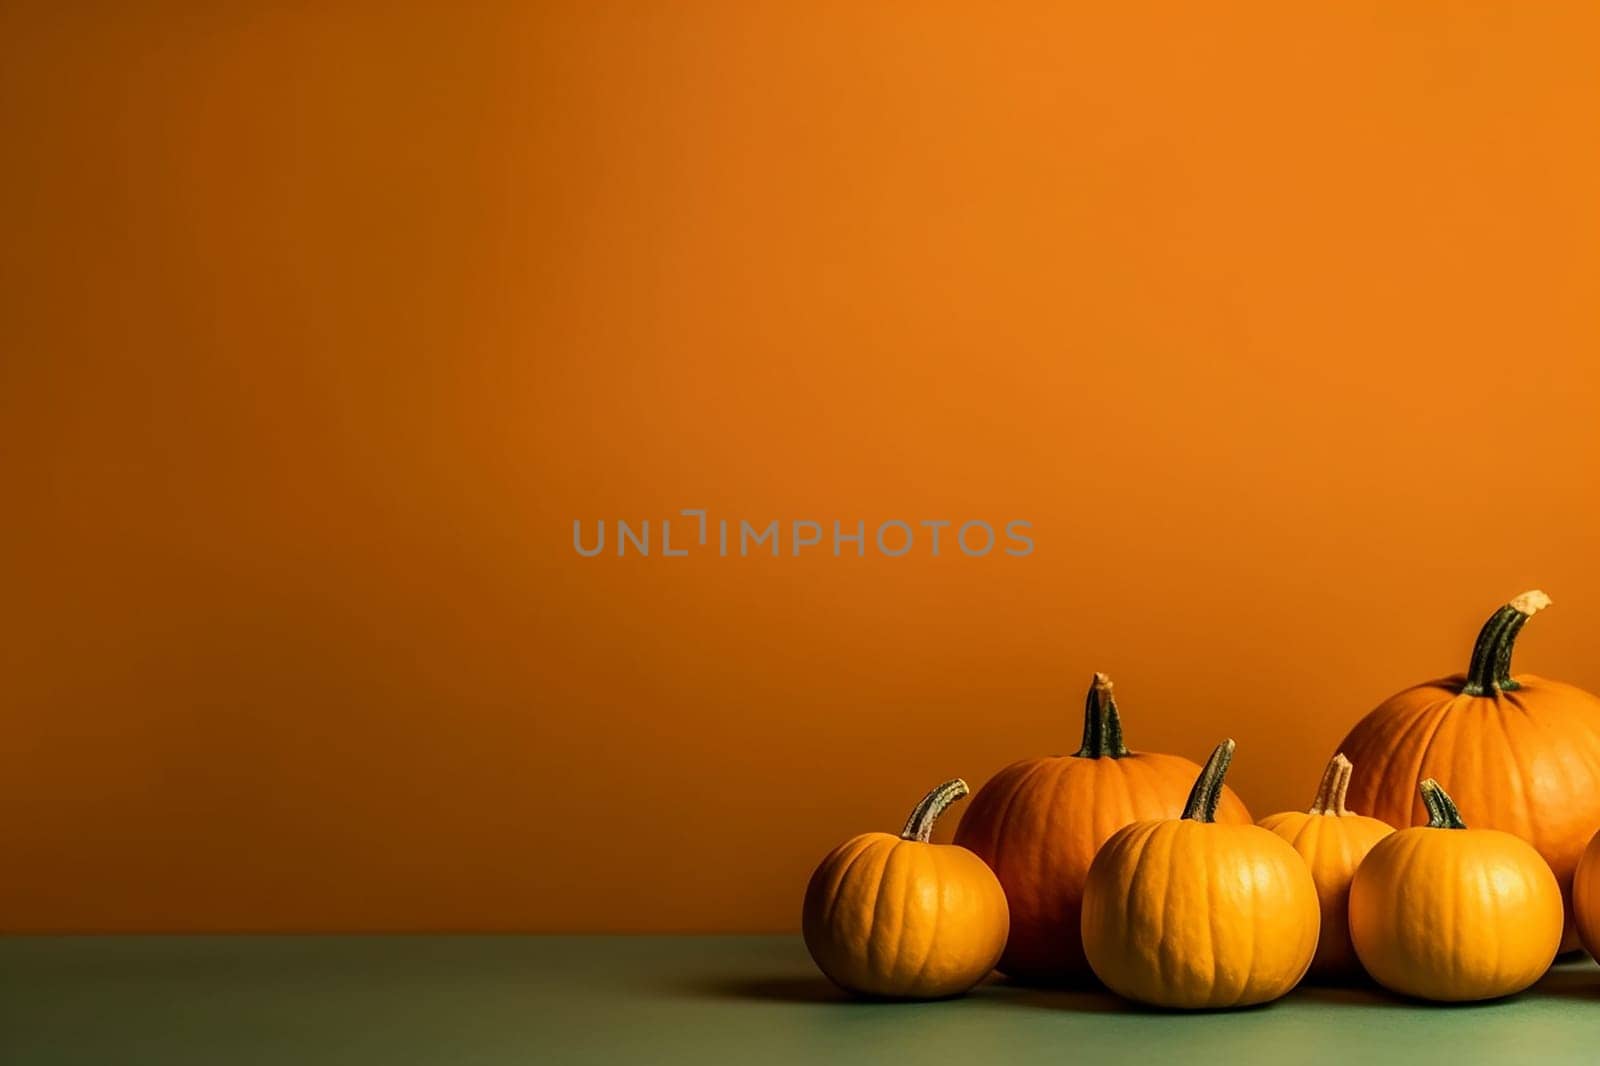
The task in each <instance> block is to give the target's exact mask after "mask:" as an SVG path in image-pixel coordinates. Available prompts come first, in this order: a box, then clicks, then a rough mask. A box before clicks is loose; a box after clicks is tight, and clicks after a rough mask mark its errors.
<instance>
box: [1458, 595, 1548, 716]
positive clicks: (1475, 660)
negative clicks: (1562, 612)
mask: <svg viewBox="0 0 1600 1066" xmlns="http://www.w3.org/2000/svg"><path fill="white" fill-rule="evenodd" d="M1548 606H1550V597H1549V596H1546V595H1545V594H1544V593H1542V592H1540V591H1539V590H1538V589H1533V590H1531V591H1529V592H1524V593H1523V594H1522V595H1520V596H1518V597H1516V598H1515V599H1513V600H1512V601H1511V602H1510V603H1508V604H1506V605H1505V606H1504V607H1501V608H1500V609H1499V610H1498V611H1495V613H1494V614H1492V615H1490V616H1489V620H1488V621H1487V622H1485V623H1483V628H1482V629H1480V630H1478V642H1477V643H1476V644H1475V645H1473V648H1472V664H1471V665H1470V666H1468V667H1467V683H1466V684H1465V685H1463V686H1462V687H1461V691H1462V693H1463V694H1465V695H1468V696H1488V695H1492V694H1494V693H1496V692H1511V691H1514V690H1516V689H1519V688H1521V687H1522V686H1521V685H1520V684H1518V683H1517V681H1516V680H1515V679H1514V678H1513V677H1512V676H1511V650H1512V647H1513V646H1514V645H1515V644H1516V641H1517V634H1518V633H1520V632H1522V627H1523V626H1524V625H1526V624H1527V621H1528V619H1530V618H1532V617H1533V616H1534V615H1536V614H1538V613H1539V612H1540V611H1542V610H1544V609H1545V608H1546V607H1548Z"/></svg>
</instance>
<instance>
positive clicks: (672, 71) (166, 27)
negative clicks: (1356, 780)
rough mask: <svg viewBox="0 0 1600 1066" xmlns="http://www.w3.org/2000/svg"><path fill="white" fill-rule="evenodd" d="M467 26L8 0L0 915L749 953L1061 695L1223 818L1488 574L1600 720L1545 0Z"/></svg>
mask: <svg viewBox="0 0 1600 1066" xmlns="http://www.w3.org/2000/svg"><path fill="white" fill-rule="evenodd" d="M462 6H463V7H464V8H466V9H465V10H457V9H456V8H457V6H456V5H447V4H443V3H439V4H436V5H420V4H410V5H400V6H398V7H397V6H395V5H338V6H334V7H330V6H329V5H317V4H290V5H283V4H265V3H260V4H257V3H236V4H230V5H218V6H217V10H213V11H206V10H204V7H203V5H194V4H171V5H158V4H148V3H147V4H126V5H121V4H116V5H114V4H106V5H91V4H67V5H62V4H43V3H39V4H29V3H23V4H17V3H12V4H7V5H5V6H4V7H3V8H0V116H3V118H0V121H3V134H4V145H5V155H6V164H5V166H4V167H3V168H0V204H3V205H4V206H3V210H4V214H5V237H4V240H3V241H0V436H3V441H0V444H3V456H0V464H3V474H4V479H3V492H4V496H3V501H4V520H3V522H0V578H3V587H0V714H3V730H0V856H3V860H4V861H3V867H4V874H3V876H0V929H10V930H127V929H166V930H176V929H257V930H280V929H316V930H333V929H351V930H354V929H363V930H365V929H469V928H472V929H477V928H483V929H530V930H649V929H656V930H723V929H725V930H763V929H792V928H794V927H795V926H796V924H797V919H798V913H799V901H800V895H801V892H802V889H803V885H804V883H805V878H806V876H807V874H808V873H809V871H810V869H811V867H812V865H813V864H814V862H815V861H816V860H817V859H818V858H819V857H820V856H821V855H822V854H823V852H824V851H826V850H827V849H828V848H829V847H830V846H832V845H833V844H834V843H836V842H838V841H839V840H840V839H842V838H844V837H846V836H848V835H850V834H852V833H855V832H857V831H861V830H866V829H872V828H880V829H894V828H898V826H899V824H900V822H901V820H902V819H903V818H904V816H905V813H906V811H907V810H908V809H909V807H910V805H911V804H912V803H913V802H914V801H915V800H916V799H917V798H918V797H919V796H920V795H921V793H922V791H923V790H924V789H925V788H927V787H928V786H930V785H932V784H933V783H935V782H937V781H939V780H941V779H943V778H945V777H948V776H952V775H956V774H961V775H965V776H966V777H967V778H968V779H969V780H971V781H973V783H974V784H977V783H978V782H981V781H982V780H984V779H985V778H987V777H988V776H989V774H991V773H992V772H993V771H994V770H995V769H997V768H998V767H1000V766H1001V765H1003V764H1004V763H1006V762H1008V761H1010V760H1012V759H1015V758H1018V757H1022V756H1026V755H1033V754H1040V753H1046V752H1061V751H1065V750H1070V749H1072V748H1073V747H1075V746H1076V742H1077V733H1078V730H1079V722H1078V717H1077V716H1078V714H1079V709H1080V707H1081V700H1082V694H1083V690H1084V688H1085V686H1086V684H1087V682H1088V679H1089V674H1090V672H1091V671H1092V670H1096V669H1100V670H1106V671H1108V672H1110V673H1111V674H1112V676H1113V677H1114V678H1115V679H1116V681H1117V685H1118V693H1119V696H1120V697H1121V701H1122V705H1123V708H1124V711H1125V714H1126V716H1127V730H1128V738H1129V740H1130V742H1131V743H1132V744H1133V745H1134V746H1135V747H1142V748H1154V749H1164V750H1172V751H1178V752H1182V753H1185V754H1187V755H1189V756H1191V757H1200V756H1202V755H1203V754H1204V752H1205V751H1206V750H1207V749H1209V747H1210V746H1211V745H1212V744H1213V743H1215V742H1216V741H1217V740H1219V739H1220V738H1222V737H1223V736H1228V735H1231V736H1233V737H1235V738H1237V740H1238V742H1239V755H1238V758H1237V761H1236V762H1235V770H1234V773H1233V776H1232V780H1233V782H1234V783H1235V785H1236V786H1237V788H1238V789H1239V791H1240V793H1241V794H1242V795H1243V796H1244V798H1245V799H1246V800H1247V801H1248V802H1249V803H1250V804H1251V806H1252V809H1253V810H1254V811H1255V812H1256V813H1258V814H1265V813H1267V812H1269V811H1271V810H1274V809H1281V808H1285V807H1291V806H1301V805H1303V804H1304V803H1305V802H1306V801H1307V800H1309V798H1310V792H1311V791H1312V790H1313V786H1314V785H1315V783H1316V780H1317V776H1318V773H1319V771H1320V769H1321V766H1322V763H1323V760H1324V759H1326V757H1327V756H1328V755H1329V754H1330V752H1331V750H1332V746H1333V744H1334V743H1335V742H1336V741H1337V740H1338V739H1339V737H1340V736H1342V734H1343V733H1344V731H1345V729H1346V727H1347V726H1348V725H1349V724H1350V723H1351V722H1352V721H1353V720H1354V719H1355V718H1356V717H1357V716H1358V715H1359V714H1361V713H1363V712H1364V711H1366V710H1367V709H1368V708H1369V707H1370V706H1371V705H1372V704H1374V703H1375V702H1376V701H1377V700H1378V699H1380V698H1381V697H1383V696H1385V695H1387V694H1388V693H1389V692H1391V691H1392V690H1394V689H1396V688H1399V687H1401V686H1402V685H1404V684H1407V683H1409V682H1412V681H1415V680H1420V679H1422V678H1424V677H1428V676H1432V675H1435V674H1438V673H1443V672H1448V671H1451V670H1455V669H1459V668H1461V667H1463V666H1464V665H1465V660H1466V657H1467V653H1468V651H1469V648H1470V642H1471V638H1472V635H1473V632H1474V630H1475V628H1476V625H1477V623H1478V622H1479V621H1480V620H1481V619H1482V618H1483V617H1484V616H1485V615H1487V614H1488V612H1489V611H1490V610H1491V609H1492V608H1494V607H1495V606H1496V605H1497V604H1498V603H1500V602H1501V601H1503V600H1504V599H1505V598H1507V597H1508V596H1510V595H1512V594H1514V593H1517V592H1520V591H1522V590H1523V589H1525V588H1528V587H1531V586H1535V585H1538V586H1542V587H1544V588H1546V589H1547V590H1548V591H1549V592H1550V593H1551V594H1552V596H1553V597H1554V598H1555V601H1556V607H1555V609H1554V610H1552V611H1550V612H1549V613H1547V614H1544V615H1541V616H1540V617H1539V619H1538V620H1537V622H1536V623H1534V624H1533V625H1532V626H1530V627H1529V629H1528V631H1527V634H1526V636H1525V637H1524V639H1523V641H1522V644H1521V648H1520V650H1519V659H1518V663H1519V668H1525V669H1531V670H1533V671H1535V672H1539V673H1543V674H1546V675H1550V676H1557V677H1562V678H1565V679H1568V680H1572V681H1574V682H1577V683H1579V684H1583V685H1585V686H1586V687H1589V688H1591V689H1600V562H1597V554H1600V553H1597V547H1600V541H1597V531H1600V502H1597V489H1600V486H1597V484H1596V480H1597V479H1596V464H1597V461H1600V419H1597V414H1600V384H1597V375H1600V370H1597V358H1596V357H1597V353H1600V311H1597V303H1596V293H1597V291H1600V289H1597V283H1600V197H1597V196H1596V190H1597V189H1600V140H1597V139H1596V137H1595V136H1594V121H1595V115H1596V114H1597V111H1600V66H1597V65H1596V63H1595V62H1594V56H1595V54H1596V52H1597V49H1600V18H1597V16H1596V14H1595V9H1594V8H1593V6H1592V5H1590V4H1584V3H1567V4H1560V3H1552V4H1537V5H1527V4H1506V3H1495V4H1466V3H1453V2H1452V3H1445V2H1433V3H1409V4H1393V3H1376V2H1374V3H1357V4H1348V3H1338V4H1333V3H1329V4H1282V3H1267V2H1262V3H1227V4H1220V5H1217V4H1211V5H1194V4H1177V3H1168V4H1137V3H1136V4H1107V5H1096V6H1095V7H1100V8H1103V9H1102V10H1096V9H1095V7H1091V6H1090V5H1077V8H1076V9H1073V8H1072V6H1070V5H1060V4H1044V3H1040V4H1036V5H1035V4H1027V5H1024V4H984V5H973V4H929V3H922V2H919V3H894V4H887V3H872V4H858V3H838V4H811V3H798V2H797V3H789V4H750V3H744V2H728V3H709V2H697V3H654V4H650V3H627V4H617V3H610V4H605V3H600V4H592V3H571V4H559V5H558V4H508V5H504V6H487V5H462ZM680 508H705V509H707V510H709V511H710V512H711V514H712V516H713V517H730V518H734V519H738V518H749V519H751V520H760V521H762V522H765V521H767V520H770V519H782V520H785V521H790V520H794V519H812V520H816V521H819V522H824V523H831V522H832V521H833V520H835V519H837V520H840V521H843V522H845V523H846V524H847V525H853V524H854V522H855V521H856V520H858V519H859V520H864V521H866V522H868V524H869V528H870V527H871V526H872V525H874V524H876V523H877V522H881V521H884V520H887V519H902V520H905V521H909V522H915V521H917V520H919V519H949V520H953V521H964V520H968V519H983V520H987V521H990V522H993V523H996V524H998V523H1001V522H1004V521H1007V520H1011V519H1026V520H1030V521H1032V522H1033V523H1034V525H1033V530H1032V533H1033V537H1034V540H1035V543H1036V545H1037V547H1036V550H1035V552H1034V553H1033V554H1032V555H1031V556H1029V557H1026V558H1020V559H1018V558H1011V557H1006V556H1001V555H998V554H996V555H994V556H991V557H988V558H983V559H969V558H965V557H963V556H961V555H960V554H959V553H955V552H949V551H947V552H946V553H945V554H944V555H942V556H941V557H940V558H937V559H935V558H932V557H930V556H928V555H927V554H925V553H922V552H915V553H913V554H911V555H908V556H906V557H904V558H900V559H889V558H884V557H881V556H877V555H875V554H872V555H869V556H868V557H867V558H863V559H858V558H855V557H852V556H849V555H846V556H845V557H843V558H838V559H835V558H833V557H832V555H831V552H830V551H829V550H826V549H821V550H813V551H811V552H808V553H806V554H805V555H802V556H801V557H800V558H793V557H790V556H787V555H786V556H785V557H782V558H779V559H772V558H769V557H752V558H749V559H718V558H716V557H715V556H714V555H707V554H705V553H699V554H693V555H691V556H689V557H688V558H683V559H663V558H660V557H659V556H657V557H652V558H650V559H640V558H632V557H630V558H623V559H618V558H616V557H615V556H612V555H607V556H604V557H600V558H595V559H584V558H580V557H579V556H578V555H577V554H576V553H575V552H574V551H573V549H572V544H571V528H572V527H571V523H572V522H573V520H574V519H582V520H584V521H585V522H586V523H590V526H589V528H591V529H592V523H593V522H594V521H596V520H598V519H602V518H604V519H607V520H608V521H609V520H615V519H618V518H624V519H629V520H633V521H638V520H641V519H651V520H652V525H656V524H657V523H658V522H659V520H660V519H662V518H665V517H670V516H672V515H675V514H676V513H677V512H678V510H679V509H680ZM686 529H687V524H685V530H686ZM674 532H675V535H678V534H679V532H680V531H679V530H677V529H675V531H674ZM1463 807H1470V801H1469V800H1468V799H1466V798H1465V797H1463ZM957 810H958V811H959V808H958V809H957ZM952 821H953V819H952ZM952 829H953V825H946V826H944V827H943V829H942V834H941V835H942V836H943V837H948V834H949V833H950V831H951V830H952Z"/></svg>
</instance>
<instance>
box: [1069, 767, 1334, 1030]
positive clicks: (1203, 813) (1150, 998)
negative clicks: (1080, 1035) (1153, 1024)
mask: <svg viewBox="0 0 1600 1066" xmlns="http://www.w3.org/2000/svg"><path fill="white" fill-rule="evenodd" d="M1232 758H1233V741H1231V740H1225V741H1223V742H1222V743H1221V744H1219V745H1217V748H1216V750H1215V751H1213V752H1212V753H1211V758H1210V760H1209V761H1208V762H1207V763H1206V765H1205V768H1204V769H1203V770H1202V771H1201V772H1200V777H1199V779H1198V780H1196V781H1195V784H1194V788H1193V790H1192V791H1191V792H1190V793H1189V802H1188V803H1187V804H1185V805H1184V808H1183V816H1182V817H1181V818H1177V819H1163V820H1158V821H1147V822H1135V823H1134V824H1133V825H1130V826H1127V827H1125V828H1123V829H1120V830H1118V831H1117V832H1116V833H1114V834H1113V835H1112V836H1111V839H1110V840H1108V841H1106V844H1105V846H1104V847H1103V848H1101V849H1100V853H1099V854H1098V855H1096V856H1095V859H1094V862H1093V863H1092V864H1091V865H1090V867H1089V876H1088V879H1087V881H1086V883H1085V885H1084V892H1083V926H1082V932H1083V948H1084V954H1085V955H1087V956H1088V959H1089V965H1090V966H1092V967H1093V968H1094V972H1095V975H1096V976H1098V977H1099V978H1100V980H1102V981H1104V982H1105V984H1106V986H1107V987H1109V988H1110V989H1111V990H1112V991H1113V992H1116V993H1118V994H1119V995H1122V996H1125V997H1127V998H1128V999H1132V1000H1137V1001H1139V1002H1141V1003H1149V1004H1153V1005H1155V1006H1158V1007H1181V1008H1188V1009H1199V1008H1216V1007H1244V1006H1249V1005H1250V1004H1253V1003H1265V1002H1267V1001H1268V1000H1273V999H1277V998H1278V997H1279V996H1281V995H1283V994H1284V993H1285V992H1288V991H1289V990H1290V989H1291V988H1293V987H1294V986H1295V985H1296V984H1297V983H1298V982H1299V980H1300V978H1301V977H1303V976H1304V975H1305V972H1306V969H1307V967H1309V966H1310V965H1311V958H1312V955H1313V954H1314V953H1315V952H1316V949H1317V930H1318V927H1319V926H1320V924H1321V912H1320V910H1319V909H1318V906H1317V887H1316V885H1315V884H1314V883H1313V882H1312V880H1311V873H1310V871H1309V870H1307V869H1306V864H1305V862H1304V860H1302V859H1301V858H1300V856H1299V855H1297V854H1296V853H1295V850H1294V849H1293V848H1291V847H1290V846H1289V845H1288V844H1287V843H1285V842H1284V841H1283V840H1282V839H1281V838H1280V837H1278V836H1276V835H1274V834H1273V833H1272V832H1270V831H1268V830H1266V829H1262V828H1261V827H1260V826H1255V825H1226V824H1221V823H1217V822H1215V821H1214V818H1215V815H1216V810H1217V802H1218V799H1219V797H1220V794H1221V790H1222V779H1223V775H1224V774H1226V773H1227V769H1228V763H1229V762H1230V761H1231V760H1232Z"/></svg>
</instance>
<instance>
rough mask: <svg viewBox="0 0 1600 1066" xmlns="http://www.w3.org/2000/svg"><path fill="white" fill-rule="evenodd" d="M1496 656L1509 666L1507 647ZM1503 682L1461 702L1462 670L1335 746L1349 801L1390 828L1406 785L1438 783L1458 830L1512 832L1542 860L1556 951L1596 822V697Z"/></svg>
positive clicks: (1407, 812)
mask: <svg viewBox="0 0 1600 1066" xmlns="http://www.w3.org/2000/svg"><path fill="white" fill-rule="evenodd" d="M1525 595H1532V594H1525ZM1541 595H1542V594H1541ZM1519 599H1521V597H1519ZM1514 602H1515V601H1514ZM1547 602H1548V600H1545V601H1544V602H1543V603H1539V605H1538V607H1536V608H1535V610H1538V609H1540V608H1542V607H1543V606H1544V603H1547ZM1505 654H1506V657H1507V665H1508V667H1509V654H1510V648H1509V646H1508V647H1507V648H1506V651H1505ZM1508 676H1509V670H1508ZM1514 683H1515V685H1516V686H1517V687H1515V688H1506V689H1502V688H1500V687H1499V686H1490V687H1488V688H1487V690H1486V691H1485V692H1484V693H1483V694H1481V695H1471V694H1468V693H1467V692H1466V691H1464V690H1465V689H1466V688H1467V685H1468V675H1467V674H1456V675H1453V676H1450V677H1446V678H1441V679H1439V680H1436V681H1429V682H1426V683H1424V684H1421V685H1416V686H1413V687H1411V688H1408V689H1406V690H1405V691H1403V692H1400V693H1398V694H1396V695H1394V696H1391V697H1390V698H1389V699H1387V700H1385V701H1384V702H1383V703H1381V704H1379V705H1378V707H1377V708H1376V709H1374V710H1373V711H1372V712H1371V713H1370V714H1368V715H1367V716H1366V717H1365V718H1363V719H1362V720H1361V721H1360V722H1359V723H1357V724H1356V726H1355V728H1354V729H1352V730H1351V731H1350V734H1349V735H1348V736H1347V737H1345V739H1344V741H1343V743H1342V744H1340V746H1339V747H1340V750H1341V751H1343V752H1344V753H1345V754H1346V755H1348V756H1349V757H1350V759H1351V760H1352V761H1353V762H1354V763H1355V774H1354V776H1353V777H1352V778H1351V781H1350V794H1349V801H1348V802H1349V806H1350V808H1351V809H1352V810H1355V811H1359V812H1360V813H1362V814H1366V815H1370V816H1372V817H1374V818H1377V819H1379V820H1381V821H1385V822H1388V823H1390V824H1391V825H1395V826H1415V825H1421V824H1423V823H1425V822H1426V821H1427V815H1426V813H1425V811H1424V810H1423V806H1422V803H1421V800H1420V799H1419V798H1418V796H1417V791H1416V787H1415V783H1416V782H1417V781H1418V780H1420V779H1422V778H1430V777H1431V778H1437V779H1438V780H1440V781H1444V782H1446V783H1447V784H1448V785H1449V787H1450V788H1451V789H1452V790H1453V791H1454V792H1455V794H1457V795H1459V796H1460V797H1461V802H1462V803H1463V804H1464V806H1463V807H1462V814H1463V816H1464V818H1465V819H1466V822H1467V824H1469V825H1471V826H1473V827H1474V828H1480V829H1499V830H1503V831H1505V832H1508V833H1512V834H1514V835H1516V836H1518V837H1520V838H1522V839H1523V840H1525V841H1527V842H1528V843H1529V844H1532V845H1533V847H1534V848H1535V849H1536V850H1537V851H1538V852H1539V854H1540V855H1542V856H1544V859H1545V861H1546V862H1547V863H1549V864H1550V868H1551V870H1553V871H1554V873H1555V876H1556V880H1557V881H1558V883H1559V884H1560V885H1561V891H1562V898H1563V900H1564V901H1565V907H1566V914H1567V916H1568V917H1567V923H1566V927H1565V932H1564V934H1563V938H1562V950H1564V951H1566V950H1571V949H1572V948H1575V947H1577V946H1578V937H1577V927H1576V925H1575V924H1574V922H1573V920H1572V878H1573V873H1574V872H1575V871H1576V869H1577V865H1578V859H1579V858H1580V857H1581V856H1582V854H1583V850H1584V847H1585V846H1586V845H1587V844H1588V841H1589V837H1590V835H1591V834H1592V833H1593V832H1594V830H1595V827H1596V826H1600V698H1597V697H1596V696H1594V695H1592V694H1591V693H1588V692H1585V691H1584V690H1583V689H1580V688H1577V687H1576V686H1574V685H1568V684H1565V683H1563V682H1560V681H1550V680H1547V679H1545V678H1542V677H1538V676H1535V675H1533V674H1517V675H1515V678H1514Z"/></svg>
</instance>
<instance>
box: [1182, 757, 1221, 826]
mask: <svg viewBox="0 0 1600 1066" xmlns="http://www.w3.org/2000/svg"><path fill="white" fill-rule="evenodd" d="M1231 762H1233V741H1232V740H1224V741H1223V742H1222V743H1221V744H1218V745H1217V746H1216V748H1215V749H1213V750H1212V752H1211V758H1209V759H1207V760H1206V765H1205V769H1203V770H1201V771H1200V776H1199V777H1197V778H1195V782H1194V788H1192V789H1190V790H1189V802H1188V803H1185V804H1184V805H1183V817H1185V818H1187V819H1188V820H1189V821H1191V822H1214V821H1216V818H1217V804H1218V803H1220V802H1221V801H1222V779H1223V778H1224V777H1226V776H1227V775H1228V764H1229V763H1231Z"/></svg>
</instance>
